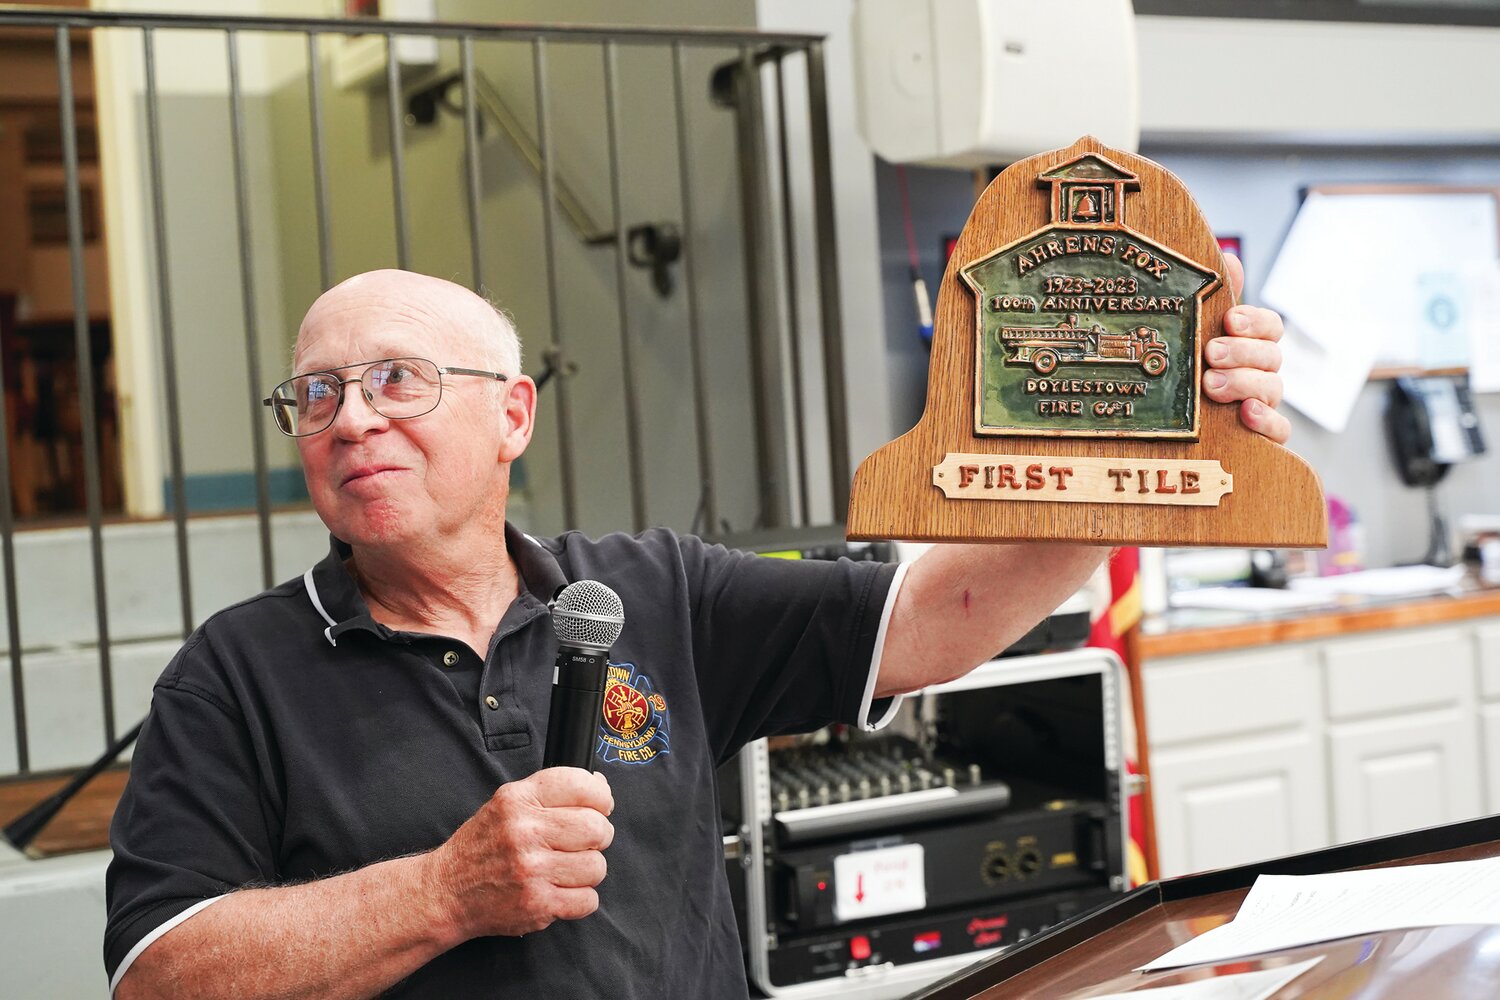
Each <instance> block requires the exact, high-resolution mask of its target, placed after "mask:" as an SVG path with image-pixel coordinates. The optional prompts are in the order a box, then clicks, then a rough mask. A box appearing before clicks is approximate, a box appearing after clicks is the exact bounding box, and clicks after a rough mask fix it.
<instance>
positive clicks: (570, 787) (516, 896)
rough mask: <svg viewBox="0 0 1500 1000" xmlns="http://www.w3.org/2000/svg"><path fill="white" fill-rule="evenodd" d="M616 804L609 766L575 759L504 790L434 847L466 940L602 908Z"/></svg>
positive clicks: (433, 857)
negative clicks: (588, 765)
mask: <svg viewBox="0 0 1500 1000" xmlns="http://www.w3.org/2000/svg"><path fill="white" fill-rule="evenodd" d="M614 807H615V800H614V796H613V795H612V794H611V793H610V790H609V782H608V781H606V780H605V778H604V775H602V774H591V773H589V772H587V771H584V770H582V769H580V768H576V767H551V768H547V769H546V770H543V771H538V772H537V773H535V774H533V775H531V776H530V777H529V778H525V779H523V780H521V781H512V782H510V783H508V784H504V785H501V786H500V787H499V788H498V789H496V791H495V794H494V795H492V796H490V798H489V801H487V802H486V803H485V804H484V805H483V806H480V808H479V811H478V812H476V813H475V814H474V815H473V816H471V817H470V818H469V820H468V821H467V822H465V823H464V825H463V826H461V827H459V828H458V829H457V830H456V831H454V833H453V836H452V837H450V838H449V839H448V841H447V843H445V844H443V846H441V847H439V848H438V849H437V850H435V851H433V852H432V853H431V854H430V855H428V858H429V860H430V862H431V865H432V872H433V876H434V878H435V879H436V880H437V882H438V884H439V886H440V887H441V891H442V892H443V893H445V894H446V895H447V896H448V897H449V898H450V899H451V901H452V913H453V915H454V920H455V921H456V923H457V925H458V930H459V932H460V933H461V934H462V936H463V937H464V939H465V940H467V939H469V938H475V937H485V936H489V935H519V934H529V933H531V932H532V931H539V930H541V929H542V928H543V927H546V926H547V925H549V924H551V923H552V922H553V921H554V920H577V919H578V918H579V917H586V916H588V915H589V914H590V913H593V912H594V911H595V910H596V909H598V908H599V894H598V893H597V892H595V890H594V887H595V886H597V885H598V884H599V883H600V882H601V881H603V880H604V873H605V863H604V854H603V851H604V849H605V848H606V847H608V846H609V845H610V843H611V841H613V840H614V836H615V828H614V826H613V825H612V824H611V823H610V822H609V820H608V819H607V818H606V817H607V816H609V814H610V813H611V812H612V811H613V810H614Z"/></svg>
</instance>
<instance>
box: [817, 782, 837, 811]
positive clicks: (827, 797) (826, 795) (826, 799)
mask: <svg viewBox="0 0 1500 1000" xmlns="http://www.w3.org/2000/svg"><path fill="white" fill-rule="evenodd" d="M832 801H833V795H832V794H831V793H830V792H829V791H828V786H827V785H826V784H819V785H818V805H820V806H826V805H827V804H828V803H830V802H832Z"/></svg>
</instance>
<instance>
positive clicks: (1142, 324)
mask: <svg viewBox="0 0 1500 1000" xmlns="http://www.w3.org/2000/svg"><path fill="white" fill-rule="evenodd" d="M1234 304H1235V303H1234V297H1233V292H1232V290H1231V288H1230V284H1229V279H1228V277H1227V275H1226V272H1225V265H1224V258H1223V255H1222V254H1221V253H1220V252H1219V247H1218V243H1217V241H1216V240H1215V239H1214V236H1213V233H1212V231H1211V230H1210V229H1209V227H1208V224H1207V222H1205V220H1204V219H1203V216H1202V214H1201V213H1200V212H1199V210H1198V206H1197V204H1196V203H1195V202H1194V201H1193V198H1192V196H1191V195H1190V194H1189V193H1188V190H1187V188H1186V187H1185V186H1184V185H1183V184H1182V182H1181V181H1179V180H1178V179H1177V178H1176V177H1175V176H1173V175H1172V174H1171V173H1170V172H1169V171H1167V170H1166V169H1164V168H1163V167H1161V166H1159V165H1157V164H1155V163H1152V162H1151V161H1150V160H1147V159H1144V158H1142V157H1139V156H1135V155H1134V154H1131V153H1127V152H1124V151H1122V150H1116V149H1110V148H1109V147H1106V146H1104V145H1103V144H1101V143H1100V142H1099V141H1098V140H1096V139H1093V138H1092V137H1085V138H1083V139H1080V140H1079V141H1078V142H1076V143H1074V144H1073V145H1072V146H1070V147H1068V148H1067V149H1059V150H1053V151H1052V152H1049V153H1043V154H1041V155H1039V156H1033V157H1031V158H1029V159H1026V160H1022V161H1020V162H1019V163H1016V164H1014V165H1012V166H1011V167H1009V168H1008V169H1006V170H1005V171H1004V172H1003V173H1002V174H1000V176H999V177H997V178H995V180H994V182H993V183H992V184H990V186H989V187H988V188H987V189H986V190H985V192H984V194H983V195H982V196H981V197H980V199H979V202H978V204H977V205H975V207H974V211H973V214H971V215H970V216H969V221H968V223H967V224H966V225H965V226H964V230H963V233H962V234H961V235H960V236H959V238H958V243H957V245H956V247H955V248H954V251H953V254H952V256H951V258H950V259H949V262H948V269H947V271H946V272H945V273H944V275H943V282H942V286H941V287H940V288H939V290H938V300H937V313H936V316H935V317H934V328H933V337H932V362H931V368H930V370H929V373H928V382H927V408H926V410H925V412H924V413H923V414H922V419H921V420H920V421H919V422H918V424H917V426H916V427H915V428H913V429H912V430H911V431H908V432H907V433H906V434H904V435H902V436H901V437H900V438H897V439H896V440H895V441H892V442H891V443H890V444H887V445H885V446H884V447H882V448H880V449H879V450H878V451H876V452H875V453H874V454H873V455H871V456H870V457H869V458H867V459H865V461H864V462H863V463H861V464H860V467H859V470H858V471H857V472H856V473H855V475H854V482H853V485H852V488H851V491H850V497H849V524H848V534H849V537H850V538H853V539H882V538H900V539H911V540H916V541H990V542H1011V541H1044V540H1045V541H1072V542H1090V543H1096V544H1100V545H1136V544H1139V545H1235V546H1254V547H1264V548H1270V547H1281V548H1321V547H1323V546H1325V545H1327V530H1328V522H1327V514H1326V509H1325V506H1324V500H1323V490H1322V486H1321V485H1320V483H1319V482H1318V477H1317V475H1316V474H1315V473H1314V472H1313V470H1312V469H1311V467H1309V466H1308V464H1307V463H1306V462H1305V461H1303V460H1302V459H1301V458H1300V457H1298V456H1297V455H1295V454H1293V453H1292V452H1290V451H1288V450H1287V449H1286V448H1283V447H1282V446H1280V445H1277V444H1275V443H1273V442H1271V441H1269V440H1267V439H1266V438H1264V437H1262V436H1261V435H1259V434H1256V433H1255V432H1253V431H1250V430H1248V429H1246V428H1245V427H1244V426H1243V425H1242V424H1241V423H1240V420H1239V413H1238V405H1230V404H1221V403H1215V402H1214V401H1212V400H1210V399H1208V398H1206V397H1205V396H1204V395H1203V392H1202V386H1201V380H1202V376H1203V370H1204V362H1203V349H1204V345H1205V344H1206V343H1207V341H1208V340H1209V339H1211V338H1213V337H1215V336H1220V335H1222V331H1223V328H1224V313H1225V312H1226V311H1227V310H1228V309H1229V308H1230V307H1231V306H1232V305H1234Z"/></svg>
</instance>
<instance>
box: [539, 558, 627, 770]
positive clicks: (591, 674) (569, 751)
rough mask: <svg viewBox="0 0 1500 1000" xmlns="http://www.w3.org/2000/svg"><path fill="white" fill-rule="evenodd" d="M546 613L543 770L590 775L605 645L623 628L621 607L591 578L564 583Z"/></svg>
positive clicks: (615, 596)
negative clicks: (548, 673) (550, 654)
mask: <svg viewBox="0 0 1500 1000" xmlns="http://www.w3.org/2000/svg"><path fill="white" fill-rule="evenodd" d="M551 609H552V628H553V630H554V631H555V632H556V633H557V662H556V663H555V664H554V665H553V669H552V704H551V707H550V708H549V709H548V711H547V742H546V746H545V749H544V750H543V753H542V766H543V767H559V766H561V767H581V768H583V769H584V770H585V771H592V770H593V769H594V748H595V746H596V744H597V743H598V740H599V719H600V714H601V712H602V710H603V708H604V688H605V685H606V684H607V683H608V679H609V647H610V646H613V645H614V643H615V640H616V639H618V638H619V637H620V631H621V630H622V629H623V628H624V627H625V609H624V606H623V605H622V604H621V603H620V597H619V595H618V594H616V593H615V592H614V591H613V590H611V589H609V588H608V587H606V586H605V585H604V584H602V583H598V582H597V581H594V580H579V581H578V582H577V583H570V584H568V586H566V587H564V588H563V589H562V590H561V591H560V592H559V593H558V595H557V598H556V599H555V600H554V601H553V602H552V605H551Z"/></svg>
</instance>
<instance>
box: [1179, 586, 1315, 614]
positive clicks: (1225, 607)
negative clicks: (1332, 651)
mask: <svg viewBox="0 0 1500 1000" xmlns="http://www.w3.org/2000/svg"><path fill="white" fill-rule="evenodd" d="M1170 601H1171V604H1172V607H1174V608H1206V609H1208V610H1210V611H1299V610H1302V609H1304V608H1325V607H1328V606H1329V605H1331V604H1336V603H1337V598H1335V597H1334V596H1333V595H1331V594H1299V593H1296V592H1295V591H1290V590H1274V589H1272V588H1269V587H1199V588H1198V589H1196V590H1183V591H1178V592H1177V593H1175V594H1173V595H1172V596H1171V598H1170Z"/></svg>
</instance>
